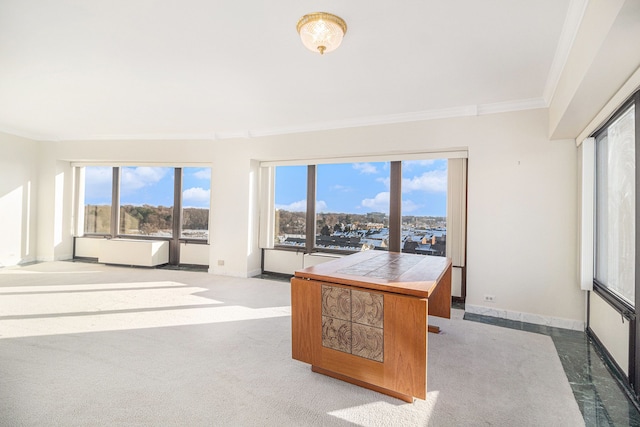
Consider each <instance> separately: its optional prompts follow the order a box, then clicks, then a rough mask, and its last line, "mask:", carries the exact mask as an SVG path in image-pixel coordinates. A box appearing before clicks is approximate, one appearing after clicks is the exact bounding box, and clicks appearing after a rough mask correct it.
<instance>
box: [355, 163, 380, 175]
mask: <svg viewBox="0 0 640 427" xmlns="http://www.w3.org/2000/svg"><path fill="white" fill-rule="evenodd" d="M353 168H354V169H355V170H357V171H359V172H360V173H364V174H374V173H378V169H377V168H376V167H375V166H374V165H372V164H371V163H354V164H353Z"/></svg>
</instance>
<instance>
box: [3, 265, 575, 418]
mask: <svg viewBox="0 0 640 427" xmlns="http://www.w3.org/2000/svg"><path fill="white" fill-rule="evenodd" d="M289 304H290V303H289V285H288V283H286V282H281V281H269V280H259V279H238V278H228V277H218V276H213V275H209V274H207V273H202V272H188V271H171V270H151V269H129V268H121V267H111V266H103V265H98V264H81V263H68V262H55V263H42V264H35V265H31V266H28V267H22V268H5V269H2V270H0V425H2V426H5V425H6V426H41V425H61V426H62V425H63V426H76V425H77V426H89V425H90V426H94V425H109V426H111V425H153V426H159V425H162V426H167V425H180V426H182V425H189V426H199V425H207V426H208V425H221V426H227V425H228V426H262V425H266V426H289V425H290V426H304V425H327V426H328V425H331V426H332V425H361V426H393V425H398V426H426V425H430V426H431V425H433V426H478V425H493V426H515V425H517V426H580V425H584V423H583V420H582V416H581V414H580V411H579V409H578V405H577V404H576V402H575V400H574V397H573V394H572V392H571V389H570V387H569V384H568V382H567V379H566V376H565V374H564V371H563V369H562V366H561V364H560V360H559V359H558V356H557V354H556V351H555V348H554V345H553V343H552V341H551V339H550V338H549V337H546V336H543V335H538V334H533V333H528V332H522V331H516V330H510V329H505V328H500V327H496V326H491V325H485V324H480V323H475V322H468V321H463V320H462V312H461V311H459V310H454V313H453V314H454V316H453V317H454V318H453V319H451V320H445V319H431V321H432V323H434V324H438V325H439V326H441V328H442V329H443V333H441V334H440V335H433V334H429V361H428V365H429V369H428V398H427V400H426V401H422V400H416V401H414V403H413V404H407V403H404V402H401V401H399V400H396V399H393V398H391V397H388V396H385V395H381V394H378V393H375V392H373V391H369V390H366V389H362V388H359V387H356V386H353V385H351V384H347V383H344V382H341V381H338V380H335V379H332V378H328V377H324V376H322V375H319V374H314V373H312V372H311V370H310V368H309V366H308V365H306V364H303V363H300V362H297V361H295V360H292V359H291V338H290V334H291V325H290V316H289V315H290V306H289Z"/></svg>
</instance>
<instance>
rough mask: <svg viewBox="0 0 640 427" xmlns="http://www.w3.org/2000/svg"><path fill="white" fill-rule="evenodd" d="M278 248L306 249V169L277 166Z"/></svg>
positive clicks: (276, 217) (276, 232)
mask: <svg viewBox="0 0 640 427" xmlns="http://www.w3.org/2000/svg"><path fill="white" fill-rule="evenodd" d="M275 208H276V212H275V233H274V236H275V242H274V243H275V245H276V246H294V247H304V246H305V236H306V223H307V220H306V212H307V166H278V167H277V168H276V172H275Z"/></svg>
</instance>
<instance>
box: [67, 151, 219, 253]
mask: <svg viewBox="0 0 640 427" xmlns="http://www.w3.org/2000/svg"><path fill="white" fill-rule="evenodd" d="M141 165H142V166H149V167H164V168H171V169H173V173H174V184H173V200H174V204H173V214H172V230H173V233H172V234H173V235H172V236H171V237H169V236H145V235H132V234H121V233H120V232H119V229H120V228H119V227H120V181H121V175H122V167H138V166H141ZM73 166H74V167H76V168H84V167H88V166H100V167H110V168H111V170H112V181H111V186H112V187H111V229H110V232H109V233H105V234H102V233H100V234H98V233H88V232H86V230H85V229H84V223H83V224H77V225H76V229H77V231H78V236H80V237H86V238H96V239H105V238H106V239H116V238H117V239H129V240H155V241H168V242H169V243H170V251H169V253H170V261H169V263H170V264H173V265H178V264H179V256H180V244H183V243H184V244H196V245H208V244H209V243H210V240H211V233H207V238H206V239H198V238H192V237H181V234H182V208H183V206H182V192H183V191H184V190H183V188H182V181H183V180H182V169H183V168H185V167H193V168H206V169H209V170H211V165H210V164H204V165H203V164H188V165H184V166H176V165H167V164H151V165H149V164H144V163H126V164H112V163H110V164H105V163H92V162H91V163H90V162H88V163H76V164H73ZM82 179H85V178H84V174H83V178H82ZM83 184H84V183H83ZM76 188H77V187H76ZM210 188H211V182H210ZM82 199H83V200H84V196H83V197H82ZM77 209H78V210H82V211H84V209H85V203H84V201H83V203H82V204H81V205H77ZM210 212H211V205H209V213H210ZM82 217H84V214H83V215H82ZM83 222H84V221H83ZM210 226H211V222H210V221H209V222H208V226H207V229H208V230H210Z"/></svg>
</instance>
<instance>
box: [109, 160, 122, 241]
mask: <svg viewBox="0 0 640 427" xmlns="http://www.w3.org/2000/svg"><path fill="white" fill-rule="evenodd" d="M119 228H120V168H119V167H114V168H113V179H112V186H111V237H117V236H118V234H119V232H118V230H119Z"/></svg>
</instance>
